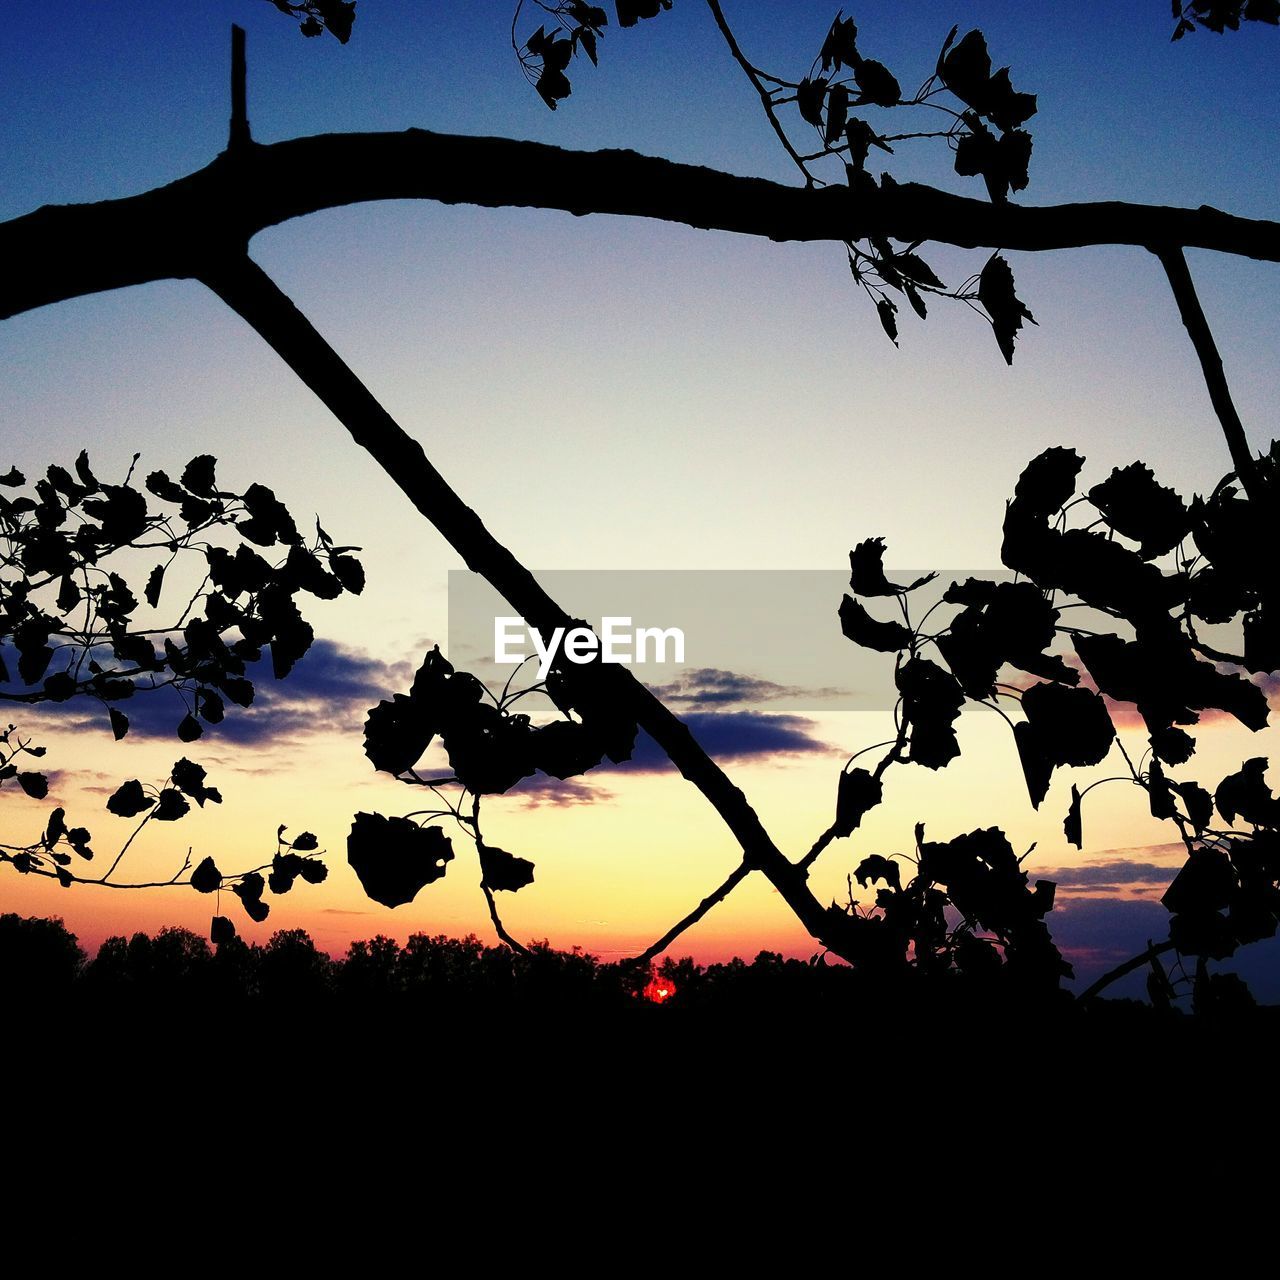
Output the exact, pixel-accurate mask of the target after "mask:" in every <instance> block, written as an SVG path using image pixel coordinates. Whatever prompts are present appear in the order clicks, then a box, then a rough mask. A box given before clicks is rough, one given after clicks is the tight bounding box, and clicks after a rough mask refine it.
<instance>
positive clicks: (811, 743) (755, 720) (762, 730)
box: [602, 711, 831, 773]
mask: <svg viewBox="0 0 1280 1280" xmlns="http://www.w3.org/2000/svg"><path fill="white" fill-rule="evenodd" d="M681 718H682V719H683V721H684V723H685V724H686V725H688V727H689V730H690V731H691V732H692V734H693V736H694V737H695V738H697V740H698V741H699V743H701V744H702V747H703V749H704V750H705V751H706V752H707V754H708V755H710V756H712V757H714V758H715V759H716V760H753V759H760V758H773V757H777V756H797V755H809V754H813V753H816V752H827V751H830V750H831V748H830V746H829V745H828V744H827V743H825V742H823V741H821V739H819V738H816V737H814V736H813V733H812V730H813V722H812V721H810V720H806V719H805V718H804V717H803V716H795V715H767V714H765V713H764V712H760V711H691V712H689V713H687V714H686V715H684V716H682V717H681ZM672 767H673V766H672V764H671V762H670V761H669V760H668V759H667V756H666V753H665V752H664V751H663V750H662V748H661V747H659V746H658V744H657V743H656V742H655V741H654V740H653V739H652V738H651V737H649V735H648V734H647V733H645V732H643V731H641V733H640V734H639V735H638V736H637V738H636V748H635V751H634V753H633V754H632V757H631V759H630V760H627V761H624V762H623V763H622V764H611V763H610V762H608V761H606V762H605V764H604V765H603V766H602V768H604V769H606V770H610V771H613V770H621V771H626V772H630V773H661V772H663V771H664V770H667V769H670V768H672Z"/></svg>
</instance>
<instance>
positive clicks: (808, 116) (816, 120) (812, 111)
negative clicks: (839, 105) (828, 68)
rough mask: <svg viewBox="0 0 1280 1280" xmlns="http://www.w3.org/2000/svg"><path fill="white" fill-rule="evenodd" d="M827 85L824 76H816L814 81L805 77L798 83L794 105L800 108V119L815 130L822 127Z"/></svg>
mask: <svg viewBox="0 0 1280 1280" xmlns="http://www.w3.org/2000/svg"><path fill="white" fill-rule="evenodd" d="M827 83H828V81H827V79H826V77H824V76H818V77H817V78H816V79H814V80H810V79H809V78H808V77H806V78H805V79H803V80H801V81H800V87H799V89H797V90H796V105H797V106H798V107H799V108H800V115H801V118H802V119H804V120H807V121H808V122H809V123H810V124H811V125H813V127H814V128H815V129H821V128H822V127H823V122H822V107H823V104H824V102H825V101H826V96H827Z"/></svg>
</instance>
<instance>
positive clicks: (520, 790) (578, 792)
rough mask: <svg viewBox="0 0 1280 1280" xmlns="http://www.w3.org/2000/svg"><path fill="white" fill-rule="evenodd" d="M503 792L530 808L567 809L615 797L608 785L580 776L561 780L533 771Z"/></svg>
mask: <svg viewBox="0 0 1280 1280" xmlns="http://www.w3.org/2000/svg"><path fill="white" fill-rule="evenodd" d="M593 772H599V771H598V770H595V771H593ZM506 794H507V795H508V796H514V797H515V798H516V799H517V800H521V801H523V802H524V804H525V806H526V807H527V808H530V809H541V808H543V807H551V808H556V809H567V808H570V807H572V806H574V805H579V804H599V803H602V802H604V801H608V800H612V799H613V798H614V793H613V792H612V791H610V790H608V788H606V787H601V786H593V785H592V784H591V783H590V782H584V781H583V780H582V779H581V778H566V779H565V780H564V781H563V782H562V781H561V780H560V779H559V778H549V777H547V775H546V774H544V773H538V774H535V775H534V776H533V777H532V778H522V779H521V780H520V781H519V782H517V783H516V785H515V786H514V787H512V788H511V790H510V791H508V792H506Z"/></svg>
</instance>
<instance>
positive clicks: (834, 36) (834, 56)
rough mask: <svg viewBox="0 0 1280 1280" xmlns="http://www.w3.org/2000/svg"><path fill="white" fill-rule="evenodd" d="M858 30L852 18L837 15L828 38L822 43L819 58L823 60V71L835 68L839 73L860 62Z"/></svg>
mask: <svg viewBox="0 0 1280 1280" xmlns="http://www.w3.org/2000/svg"><path fill="white" fill-rule="evenodd" d="M857 40H858V28H857V27H856V26H854V23H853V19H852V18H841V17H840V15H839V14H837V15H836V19H835V21H834V22H833V23H832V24H831V29H830V30H829V31H828V32H827V38H826V39H825V40H824V41H823V42H822V50H821V52H820V53H819V54H818V56H819V57H820V58H821V59H822V69H823V71H830V70H831V69H832V68H833V67H834V68H835V70H837V71H839V70H841V69H842V68H844V67H852V66H855V65H856V64H857V62H858V57H859V55H858V46H857Z"/></svg>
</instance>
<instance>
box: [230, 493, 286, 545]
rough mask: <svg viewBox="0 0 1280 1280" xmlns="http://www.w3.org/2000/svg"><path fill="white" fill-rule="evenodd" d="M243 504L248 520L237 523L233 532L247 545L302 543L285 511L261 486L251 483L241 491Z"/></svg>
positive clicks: (272, 494)
mask: <svg viewBox="0 0 1280 1280" xmlns="http://www.w3.org/2000/svg"><path fill="white" fill-rule="evenodd" d="M244 505H245V508H246V510H247V511H248V512H249V517H248V519H243V520H240V521H239V522H238V523H237V525H236V529H237V530H238V532H239V533H240V534H241V536H242V537H245V538H248V539H249V541H250V542H256V543H257V544H258V545H259V546H261V547H270V546H272V545H274V544H275V543H276V542H277V541H279V542H287V543H291V544H296V543H299V542H301V541H302V538H301V536H300V535H299V533H298V526H297V525H296V524H294V522H293V517H292V516H291V515H290V514H289V511H288V508H287V507H286V506H285V505H284V503H282V502H281V501H280V500H279V499H278V498H277V497H276V495H275V494H274V493H273V492H272V491H271V490H270V489H268V488H267V487H266V486H265V485H261V484H251V485H250V486H249V487H248V488H247V489H246V490H245V492H244Z"/></svg>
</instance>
